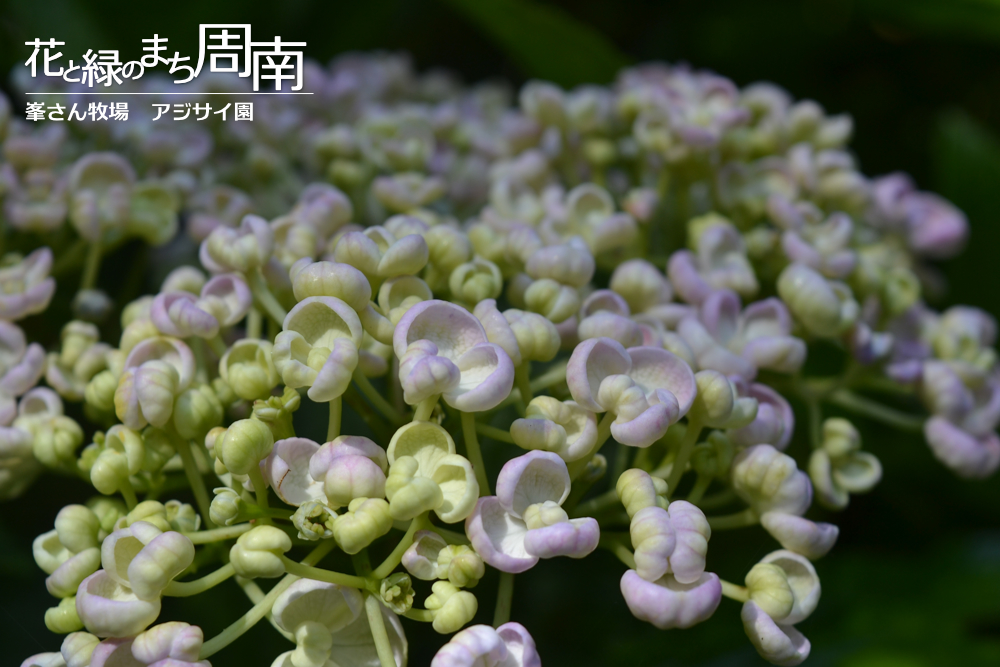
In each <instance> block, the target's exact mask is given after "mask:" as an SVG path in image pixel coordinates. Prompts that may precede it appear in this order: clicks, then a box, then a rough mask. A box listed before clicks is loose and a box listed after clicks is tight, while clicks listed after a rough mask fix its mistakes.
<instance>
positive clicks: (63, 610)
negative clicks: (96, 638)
mask: <svg viewBox="0 0 1000 667" xmlns="http://www.w3.org/2000/svg"><path fill="white" fill-rule="evenodd" d="M74 592H75V591H74ZM45 627H47V628H48V629H49V630H50V631H51V632H54V633H56V634H57V635H65V634H69V633H70V632H76V631H78V630H82V629H83V621H81V620H80V617H79V616H78V615H77V613H76V596H75V595H74V596H71V597H66V598H63V599H62V600H60V601H59V604H58V605H57V606H55V607H51V608H49V609H46V610H45Z"/></svg>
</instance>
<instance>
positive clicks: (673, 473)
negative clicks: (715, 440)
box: [667, 418, 702, 497]
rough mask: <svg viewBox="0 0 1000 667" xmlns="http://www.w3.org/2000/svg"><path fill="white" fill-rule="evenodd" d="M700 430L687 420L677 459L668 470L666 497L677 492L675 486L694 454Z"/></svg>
mask: <svg viewBox="0 0 1000 667" xmlns="http://www.w3.org/2000/svg"><path fill="white" fill-rule="evenodd" d="M701 428H702V427H701V424H699V423H698V422H697V421H696V420H694V419H690V418H689V419H688V424H687V431H685V433H684V439H683V440H682V441H681V446H680V449H678V450H677V458H675V459H674V465H673V467H672V468H671V469H670V477H668V478H667V495H668V497H669V496H672V495H674V494H675V493H676V492H677V484H678V483H679V482H680V481H681V477H683V476H684V472H685V469H686V468H687V464H688V461H690V460H691V454H692V453H693V452H694V446H695V445H696V444H698V436H699V435H701Z"/></svg>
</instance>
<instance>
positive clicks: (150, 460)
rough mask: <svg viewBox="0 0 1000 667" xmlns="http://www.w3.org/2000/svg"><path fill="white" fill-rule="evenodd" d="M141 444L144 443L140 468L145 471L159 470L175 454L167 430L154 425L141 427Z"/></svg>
mask: <svg viewBox="0 0 1000 667" xmlns="http://www.w3.org/2000/svg"><path fill="white" fill-rule="evenodd" d="M142 444H143V445H144V452H143V453H144V457H143V461H142V469H143V470H145V471H147V472H159V471H160V470H161V469H162V468H163V466H164V465H166V464H167V461H169V460H170V459H172V458H173V457H174V455H175V454H177V449H176V448H175V447H174V443H173V442H171V440H170V436H169V435H168V434H167V432H166V431H164V430H163V429H159V428H156V427H155V426H147V427H146V428H144V429H143V431H142Z"/></svg>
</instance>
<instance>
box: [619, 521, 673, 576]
mask: <svg viewBox="0 0 1000 667" xmlns="http://www.w3.org/2000/svg"><path fill="white" fill-rule="evenodd" d="M629 533H630V535H631V537H632V545H633V546H634V547H635V571H636V573H637V574H638V575H639V576H640V577H642V578H643V579H645V580H646V581H658V580H659V579H660V578H662V577H663V575H665V574H667V572H669V571H670V556H671V555H672V554H673V553H674V549H675V548H676V547H677V531H675V530H674V526H673V524H672V523H671V522H670V515H669V514H668V513H667V510H665V509H663V508H662V507H660V506H658V505H650V506H649V507H643V508H642V509H641V510H639V511H638V512H636V513H635V514H634V515H633V516H632V522H631V523H630V524H629Z"/></svg>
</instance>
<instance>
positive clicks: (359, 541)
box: [333, 498, 392, 554]
mask: <svg viewBox="0 0 1000 667" xmlns="http://www.w3.org/2000/svg"><path fill="white" fill-rule="evenodd" d="M390 530H392V515H391V514H390V513H389V503H387V502H386V501H384V500H382V499H381V498H355V499H354V500H352V501H351V504H350V505H348V506H347V512H345V513H344V514H341V515H340V516H338V517H337V518H336V519H335V520H334V522H333V537H334V539H335V540H337V544H338V545H340V548H341V549H343V551H344V553H347V554H356V553H358V552H359V551H361V550H362V549H364V548H365V547H367V546H368V545H369V544H371V543H372V542H374V541H375V540H377V539H378V538H380V537H382V536H383V535H385V534H386V533H388V532H389V531H390Z"/></svg>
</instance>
